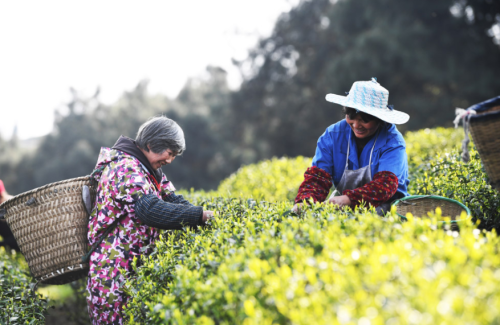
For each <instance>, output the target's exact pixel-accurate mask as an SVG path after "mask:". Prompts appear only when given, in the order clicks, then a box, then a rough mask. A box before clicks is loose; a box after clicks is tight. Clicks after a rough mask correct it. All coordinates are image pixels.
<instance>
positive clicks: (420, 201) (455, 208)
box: [392, 195, 470, 227]
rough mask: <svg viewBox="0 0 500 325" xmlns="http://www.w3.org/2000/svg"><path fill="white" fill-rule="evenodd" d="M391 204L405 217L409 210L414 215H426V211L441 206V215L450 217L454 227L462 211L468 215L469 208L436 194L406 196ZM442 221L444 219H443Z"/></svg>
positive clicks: (432, 211)
mask: <svg viewBox="0 0 500 325" xmlns="http://www.w3.org/2000/svg"><path fill="white" fill-rule="evenodd" d="M392 205H394V206H396V213H397V214H398V215H399V216H400V217H402V218H405V216H406V214H407V213H408V212H409V213H411V214H412V215H413V216H415V217H427V213H428V212H431V213H434V212H435V211H436V208H437V207H439V208H441V215H442V216H443V217H449V218H451V223H452V226H453V227H455V226H456V223H457V221H463V220H465V219H460V216H461V214H462V212H463V211H465V213H467V218H469V217H470V210H469V208H467V207H466V206H465V205H463V204H462V203H460V202H458V201H455V200H452V199H449V198H446V197H442V196H437V195H413V196H407V197H404V198H402V199H399V200H397V201H395V202H394V203H393V204H392ZM443 222H444V221H443Z"/></svg>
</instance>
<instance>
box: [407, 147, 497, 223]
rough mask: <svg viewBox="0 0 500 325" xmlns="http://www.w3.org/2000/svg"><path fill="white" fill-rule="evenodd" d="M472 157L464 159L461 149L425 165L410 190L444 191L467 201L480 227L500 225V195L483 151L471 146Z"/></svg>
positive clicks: (451, 196)
mask: <svg viewBox="0 0 500 325" xmlns="http://www.w3.org/2000/svg"><path fill="white" fill-rule="evenodd" d="M470 156H471V161H470V162H469V163H467V164H465V163H463V162H462V161H461V158H460V153H459V152H458V151H457V150H454V151H452V152H451V153H446V154H444V155H441V154H437V155H436V158H435V159H433V160H430V161H429V162H428V163H427V164H423V165H421V167H420V168H419V169H418V170H417V172H416V174H417V175H418V177H416V178H415V179H414V180H412V182H411V183H410V192H411V193H412V194H419V195H428V194H434V195H440V196H445V197H449V198H451V199H454V200H457V201H460V202H462V203H463V204H465V205H466V206H467V207H468V208H469V209H470V210H471V214H472V216H473V217H474V219H473V220H474V221H476V220H480V222H481V224H480V228H485V229H492V228H497V230H499V229H500V195H499V193H498V192H497V191H496V190H495V189H493V188H492V187H491V185H490V184H489V182H488V176H487V175H486V174H485V172H484V170H483V167H482V165H481V160H480V157H479V154H478V153H477V151H476V150H474V149H471V152H470Z"/></svg>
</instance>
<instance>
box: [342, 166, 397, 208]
mask: <svg viewBox="0 0 500 325" xmlns="http://www.w3.org/2000/svg"><path fill="white" fill-rule="evenodd" d="M397 189H398V177H397V176H396V175H394V173H392V172H388V171H382V172H378V173H376V174H375V175H374V176H373V180H372V181H371V182H368V183H366V184H365V185H363V186H361V187H358V188H356V189H354V190H345V191H343V192H342V194H343V195H347V196H348V197H349V199H350V200H351V202H352V204H351V206H353V207H354V206H357V205H360V204H361V201H364V202H365V203H368V204H369V205H371V206H374V207H378V206H379V205H381V204H382V203H384V202H386V201H387V200H389V199H390V198H391V197H392V196H393V195H394V194H396V191H397Z"/></svg>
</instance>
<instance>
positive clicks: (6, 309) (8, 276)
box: [0, 247, 47, 325]
mask: <svg viewBox="0 0 500 325" xmlns="http://www.w3.org/2000/svg"><path fill="white" fill-rule="evenodd" d="M28 272H29V271H28V266H27V264H26V261H25V260H24V258H23V257H22V255H20V254H18V253H16V252H15V251H12V252H8V251H6V249H5V248H4V247H0V324H11V325H14V324H45V315H46V312H47V300H45V299H43V298H42V297H41V295H38V294H37V293H36V291H35V290H34V289H33V288H34V286H35V283H33V282H32V278H31V277H30V276H29V275H28Z"/></svg>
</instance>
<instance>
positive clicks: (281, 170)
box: [218, 156, 312, 201]
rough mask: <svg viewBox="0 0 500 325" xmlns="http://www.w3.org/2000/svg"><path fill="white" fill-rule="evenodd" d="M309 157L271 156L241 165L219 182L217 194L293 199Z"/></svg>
mask: <svg viewBox="0 0 500 325" xmlns="http://www.w3.org/2000/svg"><path fill="white" fill-rule="evenodd" d="M311 161H312V159H311V158H305V157H302V156H299V157H296V158H273V159H271V160H266V161H262V162H260V163H257V164H252V165H247V166H244V167H241V168H240V169H239V170H238V171H237V172H236V173H234V174H232V175H231V176H229V177H228V178H227V179H225V180H224V181H222V182H221V184H220V185H219V188H218V193H219V195H220V196H231V197H242V198H255V199H259V200H260V199H262V200H266V201H286V200H289V201H293V200H294V199H295V196H297V190H298V188H299V186H300V184H301V183H302V181H303V180H304V172H305V171H306V169H307V167H310V166H311Z"/></svg>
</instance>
